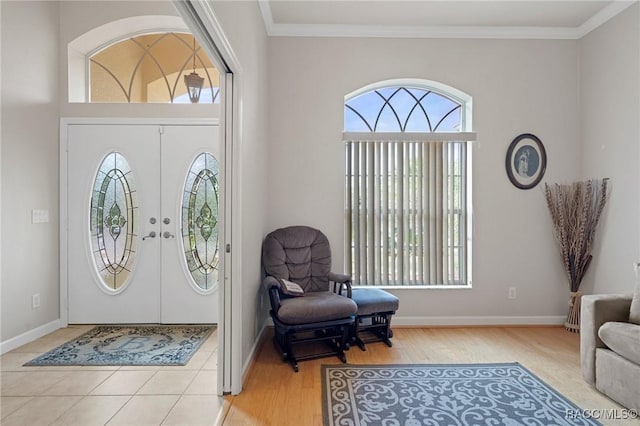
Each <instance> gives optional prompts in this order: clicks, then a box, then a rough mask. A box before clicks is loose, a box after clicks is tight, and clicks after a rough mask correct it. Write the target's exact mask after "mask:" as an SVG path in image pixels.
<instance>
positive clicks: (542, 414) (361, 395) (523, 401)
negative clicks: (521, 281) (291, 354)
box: [322, 363, 600, 426]
mask: <svg viewBox="0 0 640 426" xmlns="http://www.w3.org/2000/svg"><path fill="white" fill-rule="evenodd" d="M322 407H323V408H322V410H323V412H322V416H323V419H324V425H325V426H326V425H330V426H341V425H345V426H346V425H353V426H363V425H389V426H390V425H398V426H418V425H431V426H439V425H527V426H533V425H545V426H547V425H600V423H598V422H597V421H595V420H593V419H592V418H590V417H589V415H588V413H589V411H588V410H581V409H580V408H578V407H577V406H576V405H574V404H573V403H572V402H570V401H569V400H568V399H566V398H565V397H564V396H562V395H560V394H559V393H558V392H557V391H555V390H554V389H552V388H551V387H549V385H547V384H546V383H544V382H543V381H542V380H540V379H539V378H538V377H536V376H535V375H533V374H532V373H531V372H529V371H528V370H527V369H526V368H524V367H523V366H522V365H520V364H519V363H509V364H425V365H409V364H406V365H349V364H346V365H323V366H322Z"/></svg>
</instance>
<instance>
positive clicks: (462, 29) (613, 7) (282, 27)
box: [258, 0, 638, 40]
mask: <svg viewBox="0 0 640 426" xmlns="http://www.w3.org/2000/svg"><path fill="white" fill-rule="evenodd" d="M637 2H638V0H615V1H614V2H612V3H611V4H610V5H608V6H606V7H604V8H603V9H602V10H600V11H599V12H598V13H596V14H595V15H593V16H592V17H591V18H589V19H588V20H587V21H586V22H584V23H583V24H582V25H580V26H579V27H495V26H493V27H489V26H486V27H485V26H452V25H450V26H393V25H375V26H374V25H324V24H277V23H275V22H274V21H273V14H272V12H271V5H270V3H269V0H259V1H258V4H259V6H260V12H261V13H262V20H263V22H264V26H265V29H266V32H267V34H268V35H269V36H270V37H372V38H472V39H474V38H475V39H560V40H577V39H580V38H582V37H584V36H585V35H587V34H588V33H590V32H591V31H593V30H595V29H596V28H598V27H599V26H600V25H602V24H604V23H605V22H607V21H608V20H609V19H611V18H613V17H614V16H616V15H617V14H619V13H620V12H622V11H623V10H625V9H626V8H628V7H629V6H631V5H632V4H634V3H637Z"/></svg>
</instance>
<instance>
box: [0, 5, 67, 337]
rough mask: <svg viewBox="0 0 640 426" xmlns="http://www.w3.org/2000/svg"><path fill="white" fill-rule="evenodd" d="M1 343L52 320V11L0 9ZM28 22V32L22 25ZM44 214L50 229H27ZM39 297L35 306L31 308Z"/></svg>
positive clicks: (55, 280)
mask: <svg viewBox="0 0 640 426" xmlns="http://www.w3.org/2000/svg"><path fill="white" fill-rule="evenodd" d="M1 7H2V23H1V31H2V46H1V51H2V72H1V74H2V83H1V84H2V87H1V90H2V105H1V108H2V134H1V138H2V189H1V194H2V206H3V209H2V225H1V226H2V276H1V287H0V292H1V297H0V300H1V301H2V302H1V303H2V317H1V319H0V322H1V323H2V326H1V329H0V341H5V340H7V339H10V338H12V337H15V336H17V335H19V334H21V333H24V332H27V331H30V330H32V329H34V328H37V327H40V326H43V325H45V324H47V323H50V322H52V321H55V320H57V319H58V318H59V309H58V306H59V300H60V299H59V293H58V289H59V267H58V262H59V259H58V253H59V250H58V244H59V232H58V220H59V217H58V204H59V202H58V200H59V192H58V96H59V93H60V92H59V89H58V56H57V52H58V45H57V40H58V31H59V27H58V4H57V3H56V2H49V1H45V2H9V1H3V2H2V5H1ZM25 23H29V25H25ZM32 209H47V210H48V211H49V223H43V224H32V223H31V210H32ZM34 294H40V300H41V307H40V308H37V309H32V308H31V296H32V295H34Z"/></svg>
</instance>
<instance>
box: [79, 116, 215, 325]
mask: <svg viewBox="0 0 640 426" xmlns="http://www.w3.org/2000/svg"><path fill="white" fill-rule="evenodd" d="M221 151H222V149H221V147H220V143H219V136H218V127H217V126H198V125H185V126H159V125H83V124H80V125H69V126H68V128H67V212H68V214H67V216H68V224H67V229H68V230H67V238H68V241H67V247H68V253H67V255H66V258H67V263H68V264H67V277H68V283H67V284H68V287H67V296H68V321H69V323H72V324H73V323H75V324H79V323H88V324H104V323H168V324H174V323H217V321H218V312H217V311H218V287H219V279H221V277H222V275H221V271H220V268H221V256H220V245H221V244H222V240H221V237H222V233H221V226H220V225H221V224H220V223H219V218H221V217H222V205H221V203H222V198H221V196H220V188H222V185H221V183H220V178H221V175H222V174H221V173H220V171H221V170H220V169H221V164H219V163H218V161H219V159H222V158H224V156H223V153H222V152H221Z"/></svg>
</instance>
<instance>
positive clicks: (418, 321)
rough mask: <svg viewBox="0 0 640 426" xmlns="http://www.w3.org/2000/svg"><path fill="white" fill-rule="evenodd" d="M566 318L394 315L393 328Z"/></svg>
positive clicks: (543, 321) (521, 323) (518, 323)
mask: <svg viewBox="0 0 640 426" xmlns="http://www.w3.org/2000/svg"><path fill="white" fill-rule="evenodd" d="M565 319H566V317H565V316H513V317H512V316H479V317H458V316H456V317H411V316H398V315H394V316H393V319H392V320H391V324H392V326H398V327H429V326H437V327H474V326H536V325H562V324H564V320H565Z"/></svg>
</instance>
